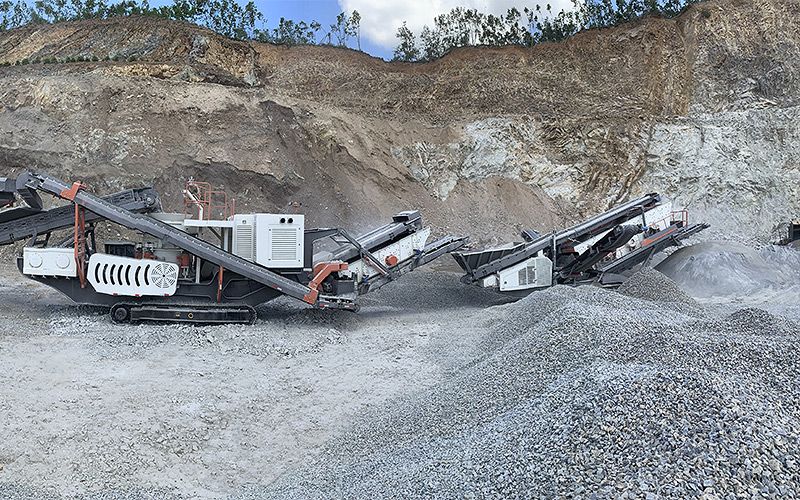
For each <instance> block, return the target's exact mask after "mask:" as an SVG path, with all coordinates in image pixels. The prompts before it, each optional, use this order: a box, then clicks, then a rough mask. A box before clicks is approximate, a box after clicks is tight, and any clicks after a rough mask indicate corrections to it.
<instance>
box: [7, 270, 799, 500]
mask: <svg viewBox="0 0 800 500" xmlns="http://www.w3.org/2000/svg"><path fill="white" fill-rule="evenodd" d="M621 291H622V292H624V294H623V293H617V292H615V291H611V290H604V289H599V288H594V287H588V286H587V287H579V288H568V287H560V286H559V287H555V288H552V289H549V290H545V291H541V292H537V293H534V294H532V295H530V296H528V297H527V298H525V299H522V300H520V301H518V302H514V303H505V302H507V300H506V299H504V298H503V297H499V296H498V295H495V294H492V293H490V292H486V291H483V290H479V289H476V288H473V287H466V286H464V285H461V284H460V283H458V277H457V276H456V275H453V274H450V273H445V272H426V271H420V272H416V273H412V274H411V275H408V276H406V277H404V279H403V283H402V286H400V284H396V285H390V286H387V287H386V288H384V289H382V290H380V291H378V292H376V293H375V294H371V295H370V296H368V297H365V300H364V308H363V309H362V311H361V312H360V313H359V314H357V315H354V314H349V313H330V312H324V311H314V310H310V309H307V308H304V307H300V306H297V305H295V304H294V303H293V302H289V301H277V302H273V303H271V304H268V305H266V306H264V307H262V308H261V309H260V311H259V313H260V317H261V318H262V319H260V320H259V322H258V324H257V325H255V326H253V327H247V326H216V327H194V326H175V325H168V326H163V325H140V326H118V325H112V324H111V323H110V322H109V321H108V319H107V317H106V315H105V313H104V312H103V311H99V310H95V309H91V308H77V307H74V306H69V305H67V304H66V302H65V301H63V300H62V299H60V298H59V297H58V296H57V295H53V294H52V293H51V292H49V291H47V290H46V289H42V288H41V287H38V286H37V285H35V284H32V283H30V282H25V281H22V282H20V281H18V280H16V281H15V280H14V279H13V278H12V277H8V278H6V279H5V280H2V281H0V326H2V330H0V332H2V333H0V360H2V362H3V366H4V370H3V371H2V372H0V435H2V436H3V438H4V439H3V440H2V442H3V444H2V445H0V498H63V497H68V498H73V497H77V498H98V499H99V498H143V497H148V498H149V497H157V498H168V497H175V498H179V497H191V498H194V497H203V498H220V497H229V496H230V497H235V498H242V499H250V498H380V497H391V498H408V497H443V498H463V497H480V498H484V497H509V496H512V497H513V496H519V497H554V496H560V495H564V496H576V497H590V496H592V495H595V496H597V497H601V498H612V497H613V498H619V497H630V498H633V497H636V498H648V499H651V498H686V497H692V496H695V497H699V496H705V497H707V498H727V497H731V498H733V497H750V496H765V497H791V496H796V495H800V475H799V474H798V470H800V466H798V460H799V459H800V457H798V454H799V453H800V452H798V450H800V446H798V445H800V442H798V440H800V436H799V435H798V434H800V409H798V404H800V403H798V401H800V398H798V392H800V383H799V382H798V381H800V356H798V352H797V341H798V338H797V337H798V335H799V333H798V331H800V326H798V324H797V323H796V322H795V321H794V317H793V316H789V317H788V318H787V317H785V315H783V314H782V312H781V308H780V307H779V306H778V304H777V303H776V301H774V300H773V301H771V306H772V307H771V308H769V310H766V309H767V308H766V307H760V306H753V305H752V304H748V303H746V301H745V300H742V301H738V302H732V303H706V302H700V303H698V302H697V301H695V300H694V299H692V298H691V297H689V296H687V295H686V294H685V293H684V292H683V291H681V289H679V288H678V287H676V286H675V284H674V283H673V282H671V281H670V280H668V279H667V278H666V277H664V276H663V275H661V274H660V273H658V272H655V271H648V272H643V273H639V274H637V275H635V276H634V277H632V278H631V279H630V280H629V282H628V283H627V284H626V285H625V286H624V287H623V288H622V290H621ZM788 306H791V304H788ZM789 309H791V307H789ZM20 315H22V317H21V318H20Z"/></svg>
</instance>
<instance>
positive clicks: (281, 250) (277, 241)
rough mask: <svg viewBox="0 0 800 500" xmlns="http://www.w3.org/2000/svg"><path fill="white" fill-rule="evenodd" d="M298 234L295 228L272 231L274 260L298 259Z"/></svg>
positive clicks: (272, 257)
mask: <svg viewBox="0 0 800 500" xmlns="http://www.w3.org/2000/svg"><path fill="white" fill-rule="evenodd" d="M297 233H298V231H297V229H295V228H286V229H283V228H275V229H273V230H272V254H271V259H272V260H276V261H282V260H295V259H297Z"/></svg>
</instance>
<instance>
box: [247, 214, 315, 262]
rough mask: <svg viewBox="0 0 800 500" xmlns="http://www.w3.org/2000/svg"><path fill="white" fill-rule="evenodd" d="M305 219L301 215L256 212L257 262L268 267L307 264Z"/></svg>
mask: <svg viewBox="0 0 800 500" xmlns="http://www.w3.org/2000/svg"><path fill="white" fill-rule="evenodd" d="M304 233H305V218H304V217H303V215H300V214H255V240H256V245H255V261H256V263H257V264H261V265H262V266H264V267H269V268H278V269H297V268H302V267H303V248H304V246H305V244H304V237H303V236H304Z"/></svg>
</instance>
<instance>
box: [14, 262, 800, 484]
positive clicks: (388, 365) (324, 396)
mask: <svg viewBox="0 0 800 500" xmlns="http://www.w3.org/2000/svg"><path fill="white" fill-rule="evenodd" d="M458 277H459V276H458V274H456V273H454V272H452V271H451V270H449V269H447V268H444V269H438V270H420V271H418V272H415V273H411V274H410V275H408V276H406V277H404V279H403V281H402V283H395V284H391V285H389V286H387V287H385V288H384V289H382V290H380V291H378V292H375V293H374V294H370V295H369V296H367V297H364V298H363V299H364V300H363V308H362V310H361V311H360V312H359V313H358V314H353V313H346V312H330V311H316V310H312V309H308V308H304V307H302V306H298V305H296V304H294V303H293V302H291V301H289V300H277V301H274V302H272V303H269V304H266V305H264V306H262V307H260V308H259V321H258V323H257V324H256V325H254V326H244V325H228V326H205V327H196V326H189V325H152V324H148V325H114V324H112V323H111V322H110V320H109V318H108V317H107V313H106V312H105V311H103V310H100V309H94V308H88V307H78V306H75V305H72V304H71V303H70V302H69V301H68V300H67V299H66V298H63V297H62V296H60V295H59V294H58V293H57V292H54V291H52V290H50V289H48V288H46V287H43V286H41V285H39V284H36V283H34V282H32V281H28V280H25V279H24V278H22V277H21V276H19V275H18V274H16V271H15V270H14V269H11V268H4V269H2V271H0V497H3V498H61V497H64V498H73V497H87V498H142V497H191V498H220V497H228V496H233V495H237V494H240V493H241V492H242V491H248V488H249V487H250V486H251V485H260V486H259V487H260V488H261V487H263V486H264V485H270V484H273V483H276V484H286V483H287V482H288V483H294V480H293V479H292V477H291V475H292V474H294V471H296V470H302V469H304V468H307V466H308V464H310V463H313V462H315V461H317V460H318V459H319V457H320V456H321V454H322V452H323V450H324V449H325V447H326V446H327V445H329V444H330V443H331V442H334V441H336V439H337V438H340V437H341V436H343V435H346V433H347V432H349V431H351V430H352V428H353V425H354V423H357V422H359V421H360V419H361V418H362V416H363V415H365V414H370V415H376V414H377V415H380V414H382V413H383V412H384V411H387V412H388V411H389V409H391V408H392V407H396V406H397V405H396V403H395V402H396V401H398V400H401V401H402V400H403V398H409V397H414V396H415V395H416V394H421V393H424V392H425V391H428V390H430V389H432V388H434V387H436V386H437V385H438V384H440V383H441V382H443V381H444V380H446V379H448V377H452V376H453V373H458V372H459V371H460V370H462V369H463V367H469V366H472V365H474V364H475V363H478V362H480V360H482V359H484V358H486V357H487V354H486V353H484V352H482V351H481V349H482V348H485V345H484V344H485V341H486V339H487V338H488V337H487V335H489V332H490V331H491V330H492V328H493V326H492V325H493V324H494V323H493V322H495V320H494V319H492V318H499V317H501V316H497V311H500V312H504V311H505V312H508V313H511V312H513V311H514V309H508V307H518V304H519V303H518V304H517V305H512V306H505V305H501V304H504V303H506V302H508V300H507V299H506V298H504V297H501V296H499V295H497V294H494V293H491V292H487V291H484V290H480V289H477V288H475V287H468V286H464V285H462V284H460V283H459V282H458ZM601 292H602V293H603V294H604V295H603V297H608V298H609V300H610V299H611V298H613V297H612V296H616V295H617V294H616V292H606V291H601ZM558 293H559V294H562V295H563V294H564V293H571V292H569V291H566V292H563V291H562V292H558ZM775 297H776V296H775V295H774V294H773V295H769V294H766V295H761V296H757V295H756V294H753V295H752V299H748V298H747V297H736V298H734V299H730V300H720V299H715V300H706V301H705V302H706V304H704V305H703V306H702V307H705V308H707V310H706V311H705V312H703V314H704V315H707V317H709V318H718V317H723V316H724V315H725V314H729V313H730V312H731V311H735V310H739V309H741V308H743V307H749V306H756V307H766V308H768V309H770V311H771V313H773V314H776V315H780V314H782V313H786V315H787V317H790V320H791V321H797V320H800V316H799V315H798V309H799V308H798V303H797V301H796V300H795V299H794V298H790V299H786V302H785V304H784V305H785V307H784V306H783V305H781V303H780V300H777V299H776V298H775ZM580 300H587V299H586V297H583V298H582V299H580ZM604 300H605V299H604ZM614 300H617V299H614ZM598 307H599V306H598ZM603 307H606V308H608V307H609V306H605V305H604V306H603ZM692 307H694V306H692ZM698 307H699V306H698ZM612 312H613V311H612ZM488 313H491V314H488ZM531 314H533V313H532V312H531ZM646 314H654V313H653V310H650V309H648V310H647V311H646ZM704 317H705V316H704ZM486 318H489V319H488V320H487V319H486ZM497 321H498V322H499V321H501V320H497ZM502 321H505V320H502ZM781 321H783V319H781ZM498 324H499V323H498ZM509 324H510V323H509ZM554 324H555V323H554ZM503 328H505V329H506V330H508V327H506V326H503ZM554 328H555V327H554ZM784 336H785V335H784ZM782 338H783V337H782ZM723 354H724V353H723ZM509 363H512V362H511V361H509ZM637 366H639V365H637ZM523 368H524V367H523ZM487 377H491V375H488V374H487ZM790 380H794V381H793V382H791V383H792V384H794V385H793V386H792V387H791V389H790V391H789V393H791V392H793V391H796V390H797V387H798V385H797V379H790ZM396 410H397V409H396V408H395V409H394V410H392V411H396ZM788 418H790V420H791V419H796V418H797V415H794V414H791V415H788ZM792 421H794V420H792ZM362 425H363V423H362ZM795 431H798V432H800V430H798V429H790V432H795ZM376 432H377V431H376ZM792 435H793V436H794V434H792ZM787 439H788V438H787ZM776 456H777V455H776ZM786 460H789V459H786ZM788 463H789V465H791V463H792V462H791V461H789V462H788ZM793 474H795V475H794V476H786V477H788V478H789V479H785V481H788V482H789V483H791V482H792V479H791V478H792V477H795V478H796V477H797V476H796V473H793ZM320 477H322V476H320ZM776 477H778V476H777V472H776ZM781 477H783V476H781ZM706 481H707V480H706ZM604 484H605V483H604ZM703 484H705V483H703V482H702V481H701V485H700V488H701V490H700V491H702V488H703ZM711 484H712V485H713V484H714V481H711ZM726 484H727V483H726ZM737 484H738V483H737ZM770 484H772V483H770ZM586 486H587V488H588V491H592V489H593V487H592V486H591V485H586ZM747 486H748V485H747V484H745V487H747ZM790 486H792V487H794V486H796V485H794V484H790ZM601 487H605V486H602V485H600V484H599V483H598V485H597V486H596V488H597V489H595V490H594V491H599V492H600V493H601V494H600V496H601V497H606V496H617V495H616V493H618V492H617V491H616V490H613V483H612V486H609V487H610V488H611V490H612V491H613V492H614V493H615V494H613V495H612V494H611V493H609V492H608V491H606V490H602V489H600V488H601ZM711 487H713V486H711ZM760 487H761V486H760V483H759V488H760ZM778 487H780V485H778ZM764 488H766V486H765V487H764ZM249 491H251V493H250V496H249V497H248V498H250V497H258V498H262V497H272V496H274V492H271V491H270V490H269V489H267V490H263V489H256V490H249ZM252 491H256V493H254V494H253V493H252ZM281 491H282V490H281ZM366 491H369V490H366ZM559 491H560V490H559ZM603 491H606V493H607V494H603V493H602V492H603ZM681 491H683V490H681ZM706 491H707V492H708V491H709V490H706ZM744 491H746V490H744ZM756 491H757V490H756ZM765 491H767V493H769V490H765ZM775 491H776V492H777V493H780V492H782V491H789V492H793V491H795V490H794V489H791V490H780V489H778V490H775ZM259 492H260V493H259ZM712 492H713V491H712ZM717 493H719V491H717ZM244 496H247V495H244ZM279 496H280V495H279ZM286 496H296V497H314V496H319V497H328V496H331V497H341V496H356V497H358V496H362V497H363V496H364V495H363V492H361V493H358V492H351V493H349V494H345V495H342V494H341V493H340V494H335V493H332V492H331V493H330V494H326V493H319V492H317V493H316V494H312V493H310V492H309V490H300V492H299V493H298V492H295V491H289V493H288V494H286ZM376 496H383V495H382V494H376ZM443 496H462V494H461V493H458V492H456V490H453V491H450V492H449V494H447V495H443ZM478 496H480V495H478ZM662 496H667V497H668V496H681V495H678V494H672V495H670V494H664V493H663V492H662ZM766 496H770V495H766ZM648 498H650V497H649V496H648Z"/></svg>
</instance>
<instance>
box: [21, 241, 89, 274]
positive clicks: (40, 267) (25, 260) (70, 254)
mask: <svg viewBox="0 0 800 500" xmlns="http://www.w3.org/2000/svg"><path fill="white" fill-rule="evenodd" d="M22 274H27V275H29V276H65V277H67V278H75V277H77V276H78V266H77V265H76V264H75V250H74V249H73V248H72V247H70V248H28V247H26V248H24V249H23V250H22Z"/></svg>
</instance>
